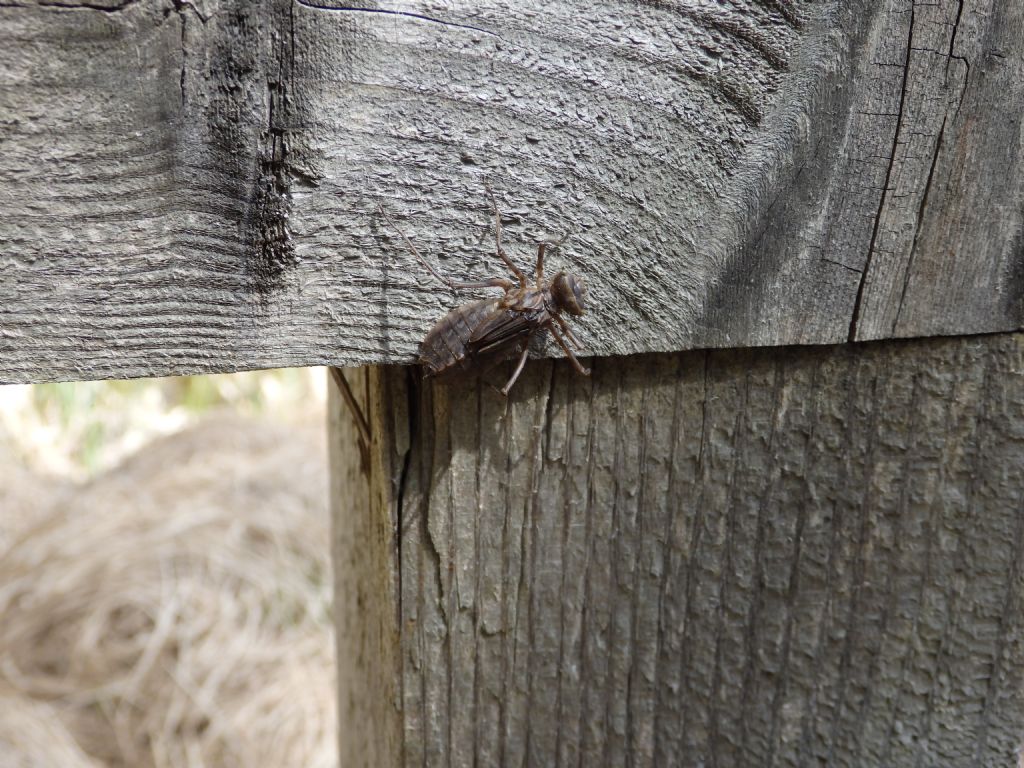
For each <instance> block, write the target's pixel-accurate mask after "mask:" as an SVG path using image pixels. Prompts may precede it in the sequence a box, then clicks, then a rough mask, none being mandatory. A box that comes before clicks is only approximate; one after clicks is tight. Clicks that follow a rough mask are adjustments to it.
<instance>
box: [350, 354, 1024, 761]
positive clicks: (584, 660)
mask: <svg viewBox="0 0 1024 768" xmlns="http://www.w3.org/2000/svg"><path fill="white" fill-rule="evenodd" d="M594 365H595V372H594V376H593V378H592V379H583V378H580V377H578V376H575V375H573V374H572V372H571V370H570V369H569V366H568V365H566V364H565V363H564V362H562V361H559V362H557V363H552V362H546V363H537V364H534V365H531V366H529V367H528V368H527V372H526V374H525V376H524V379H523V381H521V383H520V385H519V388H518V389H517V390H516V392H515V393H514V397H512V398H511V399H510V400H505V399H503V398H501V397H500V396H498V395H497V394H496V393H494V391H493V390H492V389H491V388H490V387H489V386H488V385H487V384H486V383H485V382H479V381H474V382H467V383H464V384H461V385H453V386H452V387H450V388H447V387H442V386H429V387H426V388H423V387H421V386H420V385H419V384H417V383H416V381H415V380H414V379H412V378H411V377H410V375H409V372H408V370H407V369H402V368H383V369H381V368H378V369H374V371H375V372H374V374H373V377H374V378H373V383H372V384H371V389H372V390H374V391H376V392H377V393H378V398H377V399H376V400H375V401H374V405H373V407H372V409H371V423H372V424H373V425H374V429H375V430H377V432H376V433H375V434H379V435H386V436H387V437H384V438H381V439H382V441H383V444H382V445H380V446H378V450H376V452H375V454H374V456H375V458H374V460H373V461H374V462H375V463H374V469H373V470H372V472H371V476H374V475H375V474H377V475H379V476H381V477H384V478H387V479H388V483H387V484H388V487H389V488H390V496H389V497H387V498H385V497H383V496H380V497H375V502H374V503H375V504H378V503H381V502H382V501H383V502H385V507H384V508H378V507H374V508H373V509H372V510H371V511H369V513H368V512H367V510H365V509H357V510H347V511H346V510H339V512H340V513H341V515H342V518H341V521H340V525H339V528H344V527H346V526H349V525H359V524H361V523H360V521H361V520H364V519H369V520H392V519H393V520H397V521H399V527H398V531H399V540H398V541H397V542H395V544H394V545H392V546H388V547H385V548H384V549H385V550H386V551H387V552H388V554H389V556H390V559H388V560H386V562H380V561H378V562H377V564H376V566H375V567H376V568H383V569H384V570H382V571H381V572H380V573H379V574H377V575H381V574H383V573H385V572H386V573H387V574H388V575H389V576H388V577H389V578H390V577H391V574H394V573H396V572H397V574H398V576H397V578H398V582H397V587H396V590H397V594H398V602H397V607H396V609H397V614H395V615H393V616H392V621H393V622H394V623H393V624H392V628H393V635H394V636H395V642H396V644H397V645H396V648H395V659H394V664H395V666H394V668H393V669H394V674H395V675H397V676H400V678H401V685H400V695H401V701H402V706H401V715H400V716H401V728H402V739H403V752H402V762H403V764H406V765H456V766H463V765H466V766H468V765H510V766H519V765H586V766H598V765H608V766H621V765H636V766H642V765H649V766H668V765H706V766H734V765H756V766H796V765H805V766H807V765H829V766H840V765H849V766H857V765H863V766H882V765H884V766H944V767H946V766H1010V765H1015V764H1016V761H1015V754H1016V751H1017V749H1018V747H1019V746H1020V742H1021V731H1020V724H1021V722H1024V702H1022V700H1021V684H1022V675H1024V604H1022V599H1021V598H1022V597H1024V570H1022V563H1024V509H1022V498H1024V497H1022V491H1024V336H1022V335H1001V336H998V335H997V336H988V337H978V338H971V339H954V340H926V341H912V342H883V343H874V344H858V345H844V346H839V347H809V348H781V349H770V350H760V351H742V352H734V351H730V352H706V353H705V352H690V353H679V354H664V355H643V356H636V357H630V358H626V359H616V360H596V361H594ZM497 379H500V376H497ZM408 425H411V429H410V428H409V426H408ZM375 439H377V438H375ZM373 541H376V539H374V540H373ZM374 546H375V547H376V544H374ZM363 610H366V607H365V606H364V607H363ZM385 614H386V611H385ZM373 615H374V616H375V617H376V616H377V613H376V612H374V614H373ZM362 620H363V614H362V613H360V612H358V611H356V610H355V609H352V610H342V611H341V613H340V615H339V616H338V623H339V626H342V627H344V626H348V625H350V624H353V623H359V622H361V621H362ZM361 693H363V694H365V695H366V696H367V697H369V698H370V699H371V700H373V699H374V697H376V696H377V695H378V690H377V689H376V688H369V689H367V690H365V691H362V692H361ZM381 695H384V696H391V695H392V691H391V690H390V689H388V690H387V691H386V692H385V693H383V694H381ZM389 705H390V701H389ZM346 764H348V763H346ZM352 764H358V763H352ZM363 764H369V763H363Z"/></svg>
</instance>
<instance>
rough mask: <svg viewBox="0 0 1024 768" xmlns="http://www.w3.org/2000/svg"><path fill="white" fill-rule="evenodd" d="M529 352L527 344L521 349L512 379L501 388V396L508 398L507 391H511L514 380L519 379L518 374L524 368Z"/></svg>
mask: <svg viewBox="0 0 1024 768" xmlns="http://www.w3.org/2000/svg"><path fill="white" fill-rule="evenodd" d="M529 352H530V346H529V345H528V344H527V345H526V346H524V347H523V354H521V355H520V356H519V364H518V365H516V369H515V371H514V372H513V373H512V378H511V379H509V380H508V383H507V384H506V385H505V386H504V387H502V388H501V394H503V395H504V396H505V397H508V393H509V390H510V389H512V385H513V384H515V383H516V379H518V378H519V374H520V373H522V372H523V368H524V367H525V366H526V356H527V354H529Z"/></svg>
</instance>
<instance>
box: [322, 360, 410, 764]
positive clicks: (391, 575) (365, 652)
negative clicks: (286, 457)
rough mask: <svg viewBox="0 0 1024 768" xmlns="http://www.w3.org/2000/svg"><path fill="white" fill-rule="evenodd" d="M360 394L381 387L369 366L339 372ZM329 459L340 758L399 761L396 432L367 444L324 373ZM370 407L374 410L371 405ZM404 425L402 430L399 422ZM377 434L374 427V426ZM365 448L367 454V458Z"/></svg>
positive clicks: (357, 761) (363, 404)
mask: <svg viewBox="0 0 1024 768" xmlns="http://www.w3.org/2000/svg"><path fill="white" fill-rule="evenodd" d="M339 373H342V375H344V376H346V380H347V381H349V382H350V384H349V387H350V391H351V392H353V393H354V394H355V395H356V396H357V397H359V398H360V400H361V406H359V407H360V412H361V413H365V412H366V407H367V404H368V403H367V397H368V396H370V395H372V394H373V393H376V396H377V397H379V396H380V394H381V392H382V390H381V388H380V387H379V386H376V387H371V386H370V385H369V379H368V376H369V375H374V376H376V375H378V374H377V373H376V371H375V370H374V371H371V370H369V369H362V370H353V371H347V372H340V371H339ZM327 383H328V392H329V396H328V403H327V423H328V433H329V434H330V440H329V443H328V457H329V461H330V466H331V519H332V522H333V525H332V529H331V556H332V561H333V565H334V611H335V615H336V616H337V617H344V620H343V621H339V622H337V623H336V624H335V637H336V640H337V665H338V720H339V725H340V728H339V729H338V734H339V739H340V746H341V752H340V762H339V765H342V766H357V765H365V766H381V767H382V768H383V766H390V765H398V764H399V763H400V761H401V754H402V740H401V733H402V732H401V719H400V715H399V712H400V710H399V708H400V706H401V694H400V691H401V686H402V680H401V676H400V675H399V674H398V663H399V645H398V638H399V634H398V627H397V625H396V623H395V622H396V618H397V615H398V614H397V612H398V602H397V600H398V594H397V590H396V586H397V584H398V578H397V577H398V566H397V562H396V560H397V557H396V555H397V550H396V549H395V547H396V546H397V543H398V541H397V529H396V525H395V521H394V520H393V519H392V518H391V511H392V510H391V507H392V505H391V503H390V500H391V497H392V495H393V494H392V489H391V486H390V481H389V478H388V477H387V476H384V475H381V473H380V471H379V470H380V467H381V466H382V464H383V462H384V461H386V460H387V459H389V458H390V457H389V456H381V455H380V454H379V452H380V450H382V447H383V446H385V445H386V446H387V447H389V448H390V449H392V450H393V449H395V447H396V442H395V437H396V436H395V435H394V434H392V435H391V436H390V438H389V439H388V440H387V441H383V442H382V441H379V440H378V441H375V442H374V443H373V445H372V446H371V445H367V444H366V443H365V442H364V441H363V440H362V439H361V437H360V430H359V428H358V427H357V425H356V422H355V421H354V419H353V413H352V411H351V410H350V407H349V406H348V405H347V404H346V403H345V401H344V399H343V398H342V396H341V394H340V393H339V390H338V386H337V384H336V383H335V381H334V380H333V379H332V378H331V377H330V376H329V377H328V382H327ZM377 410H380V408H379V407H378V408H377ZM406 431H408V430H406ZM378 434H380V433H379V432H378ZM371 455H372V456H373V457H374V458H373V460H372V461H371Z"/></svg>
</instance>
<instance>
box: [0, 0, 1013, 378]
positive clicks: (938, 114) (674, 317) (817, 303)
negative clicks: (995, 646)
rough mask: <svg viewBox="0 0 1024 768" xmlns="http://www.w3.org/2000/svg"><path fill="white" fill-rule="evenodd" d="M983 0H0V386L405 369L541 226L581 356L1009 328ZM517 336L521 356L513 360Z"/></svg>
mask: <svg viewBox="0 0 1024 768" xmlns="http://www.w3.org/2000/svg"><path fill="white" fill-rule="evenodd" d="M1022 83H1024V6H1021V4H1020V3H1014V2H1008V1H1007V0H937V1H936V2H930V3H919V2H916V1H912V0H849V1H847V0H844V2H839V1H838V0H831V1H826V2H811V0H730V1H729V2H726V0H714V1H712V0H672V2H660V1H659V2H647V1H646V0H644V1H641V0H628V1H627V0H601V1H600V2H592V3H586V4H580V3H573V2H543V3H542V2H537V1H536V0H514V2H477V1H476V0H473V2H469V1H468V0H465V1H464V0H450V1H446V2H440V1H435V0H395V2H389V3H376V2H375V3H366V4H342V3H334V4H331V3H328V2H321V0H268V2H265V3H251V2H248V0H194V1H193V2H181V1H180V0H95V1H94V2H88V3H84V2H74V1H73V0H46V2H42V1H41V0H13V1H12V0H0V144H2V146H3V150H4V151H3V152H2V153H0V381H12V382H13V381H16V382H24V381H43V380H51V379H83V378H100V377H120V376H143V375H166V374H179V373H189V372H200V371H213V370H235V369H242V368H253V367H261V366H280V365H308V364H322V363H334V364H350V365H351V364H363V363H374V362H408V361H410V360H412V359H413V357H414V355H415V351H416V346H417V344H418V343H419V341H420V340H421V339H422V338H423V336H424V335H425V333H426V331H427V330H428V329H429V328H430V327H431V325H432V324H433V323H434V322H435V321H436V320H437V319H438V318H439V317H440V316H441V315H442V314H443V313H444V312H445V311H446V310H447V309H449V308H451V307H452V306H454V305H456V304H458V303H461V302H463V301H466V300H468V299H470V298H472V297H471V296H468V295H467V296H459V297H455V296H451V295H450V293H449V292H448V291H447V290H446V289H441V287H440V286H438V285H436V284H435V283H433V282H431V280H430V279H429V278H428V276H427V275H426V274H425V273H424V272H423V270H422V269H421V268H419V267H418V265H417V264H416V262H415V260H414V259H412V257H411V256H410V255H409V254H408V253H407V252H405V250H404V249H403V247H402V245H401V243H400V241H399V239H398V238H397V237H396V235H395V233H394V232H393V231H391V230H390V229H389V228H388V227H387V226H386V224H385V222H384V221H383V220H382V218H381V217H380V216H379V214H378V213H377V205H378V204H379V203H383V204H384V205H385V206H386V207H387V208H388V209H389V210H390V211H391V212H392V213H393V214H394V215H395V217H396V218H397V219H398V220H399V221H400V223H401V226H402V227H403V228H404V230H405V231H406V232H407V233H408V234H409V236H410V237H411V238H412V239H413V240H414V241H415V242H416V243H417V244H418V245H419V246H420V248H421V249H422V250H423V252H424V253H425V254H426V255H427V256H428V258H430V259H432V260H434V262H435V263H437V264H439V265H440V266H441V267H442V268H443V269H444V270H445V271H446V272H447V273H449V274H452V275H453V276H457V277H467V278H474V279H475V278H480V277H485V276H490V275H493V274H494V273H496V272H500V270H499V268H498V264H497V262H496V260H495V259H494V258H493V253H492V248H493V246H492V243H491V236H490V234H489V233H488V229H487V228H488V225H489V222H488V216H487V212H486V206H485V199H484V195H483V185H484V180H485V179H490V182H491V184H492V185H493V186H494V188H495V190H496V192H497V194H498V197H499V200H500V201H501V203H502V206H503V209H504V211H505V216H506V219H505V224H506V232H507V243H508V245H509V248H510V250H512V251H513V252H514V253H515V254H516V256H517V257H518V258H519V259H521V260H522V261H523V262H525V261H527V260H528V259H529V258H530V257H531V255H532V251H533V249H532V247H531V242H532V241H533V240H535V239H536V238H538V237H541V236H552V235H554V236H558V235H561V234H562V233H564V232H569V233H570V235H571V236H570V239H569V240H568V241H567V243H566V246H565V247H564V249H563V250H562V251H561V253H556V254H554V255H553V256H552V266H554V267H558V266H563V267H567V268H570V269H572V270H575V271H576V272H578V273H579V274H580V275H582V276H583V277H584V279H585V280H586V281H587V282H588V284H589V285H590V288H591V307H592V312H591V313H590V315H588V317H587V318H585V322H584V323H582V324H581V329H580V336H581V338H582V339H583V341H584V343H585V345H586V347H587V350H588V352H590V353H593V354H602V355H608V354H621V353H635V352H643V351H673V350H680V349H687V348H695V347H699V348H706V347H734V346H749V345H770V344H789V343H824V342H838V341H842V340H844V339H847V338H854V339H869V338H881V337H887V336H915V335H930V334H957V333H967V332H972V333H973V332H981V331H999V330H1012V329H1017V328H1020V327H1021V326H1022V325H1024V247H1022V246H1021V231H1022V217H1024V213H1022V212H1024V199H1022V198H1024V192H1022V189H1021V184H1022V182H1021V179H1022V178H1024V173H1021V170H1022V169H1021V158H1022V157H1024V146H1022V142H1021V139H1020V136H1021V122H1020V121H1021V115H1022V114H1024V85H1022ZM548 352H552V350H548Z"/></svg>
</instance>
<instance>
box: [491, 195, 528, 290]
mask: <svg viewBox="0 0 1024 768" xmlns="http://www.w3.org/2000/svg"><path fill="white" fill-rule="evenodd" d="M484 189H486V190H487V199H488V200H490V201H491V210H492V211H494V242H495V245H496V246H497V249H498V256H500V257H501V260H502V261H504V262H505V265H506V266H507V267H508V268H509V269H510V270H512V274H513V275H515V276H516V279H517V280H519V284H520V285H521V286H522V287H523V288H528V287H529V286H528V285H527V282H526V274H525V273H524V272H523V270H521V269H520V268H519V267H517V266H516V263H515V262H514V261H512V259H510V258H509V257H508V254H507V253H505V250H504V249H503V248H502V247H501V214H500V213H498V203H497V201H495V199H494V193H493V192H492V191H491V185H490V184H488V183H487V182H484Z"/></svg>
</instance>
